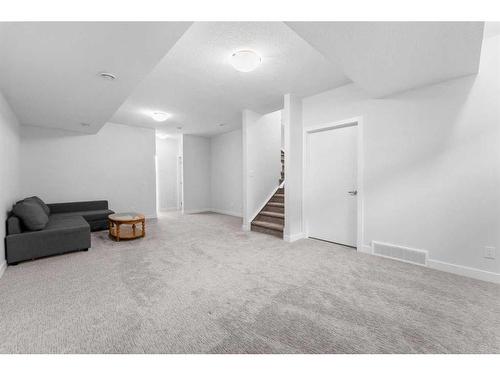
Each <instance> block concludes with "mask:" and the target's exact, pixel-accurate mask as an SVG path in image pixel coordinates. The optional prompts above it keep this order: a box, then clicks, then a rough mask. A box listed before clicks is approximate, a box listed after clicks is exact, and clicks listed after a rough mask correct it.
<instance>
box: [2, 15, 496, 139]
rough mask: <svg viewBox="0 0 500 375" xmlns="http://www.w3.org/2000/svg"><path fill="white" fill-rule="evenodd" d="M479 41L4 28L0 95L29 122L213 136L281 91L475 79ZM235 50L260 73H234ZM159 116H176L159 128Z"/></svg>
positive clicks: (258, 26) (346, 32)
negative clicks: (249, 57)
mask: <svg viewBox="0 0 500 375" xmlns="http://www.w3.org/2000/svg"><path fill="white" fill-rule="evenodd" d="M488 30H490V31H488ZM497 31H498V27H497V25H492V27H491V28H489V29H487V31H486V33H487V34H488V35H489V34H496V33H497ZM299 35H300V36H299ZM482 35H483V23H482V22H432V23H429V22H425V23H424V22H422V23H418V22H400V23H391V22H287V23H286V24H285V23H282V22H209V23H207V22H195V23H189V22H128V23H127V22H119V23H116V22H115V23H114V22H103V23H96V22H66V23H54V22H49V23H30V22H27V23H0V90H1V91H2V93H3V94H4V95H5V97H6V99H7V101H8V102H9V103H10V105H11V106H12V108H13V110H14V112H15V113H16V114H17V116H18V118H19V120H20V122H21V123H22V124H25V125H36V126H45V127H54V128H63V129H69V130H74V131H81V132H88V133H93V132H96V131H98V130H99V129H100V127H101V126H102V125H103V124H104V123H105V122H106V121H112V122H116V123H122V124H127V125H133V126H141V127H155V128H157V129H160V131H161V132H163V133H166V134H178V133H181V132H182V133H189V134H200V135H212V134H216V133H220V132H225V131H228V130H231V129H234V128H237V127H239V126H240V125H241V111H242V110H243V109H245V108H248V109H251V110H254V111H257V112H261V113H266V112H270V111H273V110H277V109H280V108H282V106H283V103H282V101H283V95H284V94H286V93H293V94H296V95H298V96H308V95H313V94H316V93H319V92H322V91H325V90H329V89H332V88H335V87H339V86H342V85H344V84H347V83H349V82H351V81H352V82H354V83H356V84H357V85H359V86H360V87H361V88H363V89H365V90H366V91H368V92H369V93H371V94H372V95H373V96H377V97H380V96H385V95H389V94H391V93H395V92H399V91H403V90H408V89H412V88H415V87H419V86H423V85H426V84H432V83H435V82H438V81H443V80H446V79H450V78H455V77H459V76H463V75H466V74H472V73H476V72H477V69H478V64H479V54H480V49H481V41H482ZM238 49H253V50H255V51H257V52H258V53H259V54H260V55H261V56H262V59H263V62H262V64H261V66H259V67H258V68H257V69H256V70H255V71H253V72H250V73H242V72H238V71H236V70H235V69H233V67H232V66H231V65H230V64H229V62H228V58H229V56H230V55H231V54H232V53H233V52H234V51H235V50H238ZM101 71H110V72H112V73H115V74H116V75H117V76H118V79H117V80H115V81H106V80H103V79H101V78H99V77H98V76H97V74H98V73H99V72H101ZM156 110H160V111H165V112H168V113H170V114H172V117H171V118H170V119H169V120H167V121H166V122H162V123H159V122H155V121H153V120H152V119H151V118H150V116H149V114H150V112H151V111H156ZM82 122H84V123H90V124H91V126H90V127H82V126H81V125H80V124H81V123H82ZM219 124H225V125H224V126H223V127H221V126H219ZM178 127H182V129H181V130H179V129H177V128H178Z"/></svg>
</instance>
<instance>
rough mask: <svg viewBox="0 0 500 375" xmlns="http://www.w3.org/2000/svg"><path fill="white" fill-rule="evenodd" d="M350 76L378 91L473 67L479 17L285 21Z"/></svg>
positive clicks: (387, 91)
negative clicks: (459, 19)
mask: <svg viewBox="0 0 500 375" xmlns="http://www.w3.org/2000/svg"><path fill="white" fill-rule="evenodd" d="M287 25H288V26H290V27H291V28H292V29H293V30H294V31H296V32H297V33H298V34H299V35H300V36H301V37H302V38H304V40H306V41H307V42H308V43H310V44H311V45H312V46H314V47H315V48H316V49H317V50H318V51H320V52H321V53H322V54H323V55H324V56H326V57H327V58H328V59H329V60H331V61H335V62H336V63H337V64H339V66H340V67H341V69H342V71H343V72H344V73H345V74H346V76H348V77H349V78H350V79H351V80H352V81H354V82H355V83H356V84H358V85H359V86H360V87H362V88H363V89H365V90H366V91H368V92H369V93H370V94H372V95H374V96H377V97H382V96H386V95H389V94H392V93H396V92H399V91H404V90H409V89H412V88H416V87H420V86H424V85H428V84H432V83H437V82H440V81H444V80H447V79H451V78H456V77H460V76H464V75H468V74H474V73H477V71H478V68H479V58H480V52H481V42H482V37H483V22H287Z"/></svg>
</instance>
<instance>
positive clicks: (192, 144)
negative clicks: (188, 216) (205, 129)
mask: <svg viewBox="0 0 500 375" xmlns="http://www.w3.org/2000/svg"><path fill="white" fill-rule="evenodd" d="M182 147H183V150H182V154H183V163H182V165H183V197H184V206H183V210H184V213H194V212H202V211H210V206H211V180H210V170H211V163H210V139H209V138H205V137H199V136H195V135H186V134H184V135H183V136H182Z"/></svg>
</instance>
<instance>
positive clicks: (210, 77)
mask: <svg viewBox="0 0 500 375" xmlns="http://www.w3.org/2000/svg"><path fill="white" fill-rule="evenodd" d="M248 48H249V49H252V50H255V51H257V52H258V53H259V54H260V55H261V57H262V60H263V61H262V64H261V66H259V67H258V68H257V69H256V70H254V71H252V72H249V73H241V72H238V71H236V70H235V69H234V68H233V67H232V66H231V65H230V64H229V63H228V58H229V56H230V55H231V54H232V53H233V52H234V51H235V50H238V49H248ZM348 82H349V80H348V79H347V78H346V77H345V75H344V74H343V73H342V71H341V70H340V69H339V68H338V67H336V66H335V65H334V64H333V63H332V62H329V61H328V60H327V59H325V58H324V57H323V56H322V55H321V54H320V53H319V52H318V51H316V50H315V49H314V48H312V47H311V46H310V45H309V44H308V43H306V42H305V41H304V40H302V39H301V38H300V37H299V36H298V35H297V34H296V33H294V32H293V31H292V30H291V29H290V28H288V27H287V26H286V25H284V24H283V23H281V22H209V23H205V22H196V23H194V24H193V25H192V26H191V27H190V28H189V30H188V31H187V32H186V33H185V34H184V35H183V36H182V37H181V39H180V40H179V41H178V42H177V44H176V45H175V46H174V47H173V48H172V49H171V50H170V52H169V53H168V54H167V55H166V56H165V58H164V59H163V60H162V61H161V62H160V63H159V64H158V65H157V66H156V68H155V69H154V70H153V72H151V74H150V75H149V76H148V77H147V78H146V79H145V80H144V81H143V82H142V83H141V84H140V85H139V86H138V87H137V89H136V90H135V91H134V92H133V93H132V95H131V96H130V97H129V98H128V99H127V100H126V101H125V103H124V104H123V105H122V106H121V107H120V109H119V110H118V111H117V112H116V114H115V115H114V116H113V118H112V120H111V121H112V122H117V123H122V124H128V125H137V126H145V127H157V128H158V129H162V131H163V132H164V133H176V132H179V130H177V129H176V127H177V126H182V127H183V128H182V130H181V131H182V132H183V133H191V134H192V133H197V134H204V135H211V134H215V133H219V132H224V131H228V130H230V129H233V128H236V127H239V126H240V124H241V111H242V109H245V108H248V109H251V110H254V111H257V112H261V113H266V112H270V111H274V110H278V109H280V108H282V107H283V95H284V94H286V93H294V94H297V95H299V96H305V95H311V94H315V93H319V92H321V91H325V90H327V89H330V88H333V87H338V86H341V85H344V84H346V83H348ZM152 110H162V111H165V112H168V113H171V114H172V118H171V119H169V120H167V121H166V122H163V123H158V122H155V121H153V120H152V119H151V118H149V116H147V113H148V112H150V111H152ZM221 123H223V124H226V125H225V126H224V127H220V126H219V124H221Z"/></svg>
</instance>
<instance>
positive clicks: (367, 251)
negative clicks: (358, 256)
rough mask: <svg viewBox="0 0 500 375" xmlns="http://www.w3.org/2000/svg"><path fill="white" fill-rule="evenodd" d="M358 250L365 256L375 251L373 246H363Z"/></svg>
mask: <svg viewBox="0 0 500 375" xmlns="http://www.w3.org/2000/svg"><path fill="white" fill-rule="evenodd" d="M357 250H358V251H359V252H360V253H365V254H373V249H372V247H371V246H368V245H361V246H360V247H358V248H357Z"/></svg>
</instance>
